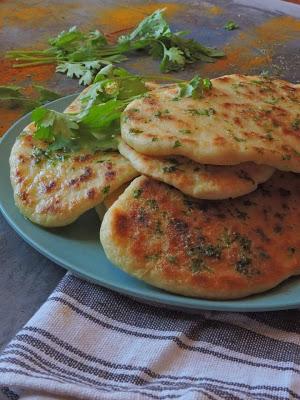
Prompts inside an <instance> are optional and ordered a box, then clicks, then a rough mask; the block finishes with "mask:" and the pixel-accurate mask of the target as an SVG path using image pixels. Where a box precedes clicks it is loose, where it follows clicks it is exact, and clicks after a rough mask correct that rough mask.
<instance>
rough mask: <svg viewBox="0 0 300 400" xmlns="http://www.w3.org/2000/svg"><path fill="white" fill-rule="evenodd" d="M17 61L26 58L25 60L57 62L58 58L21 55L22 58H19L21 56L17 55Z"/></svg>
mask: <svg viewBox="0 0 300 400" xmlns="http://www.w3.org/2000/svg"><path fill="white" fill-rule="evenodd" d="M15 60H16V61H22V60H24V61H51V62H56V58H54V57H42V58H41V57H29V56H28V57H21V58H19V57H17V58H16V59H15Z"/></svg>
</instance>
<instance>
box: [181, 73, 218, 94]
mask: <svg viewBox="0 0 300 400" xmlns="http://www.w3.org/2000/svg"><path fill="white" fill-rule="evenodd" d="M178 85H179V88H180V91H179V96H178V97H203V96H204V92H205V91H207V90H210V89H211V88H212V83H211V81H210V80H209V79H208V78H204V79H203V78H201V77H200V76H199V75H196V76H194V78H193V79H191V80H190V81H189V82H186V83H179V84H178Z"/></svg>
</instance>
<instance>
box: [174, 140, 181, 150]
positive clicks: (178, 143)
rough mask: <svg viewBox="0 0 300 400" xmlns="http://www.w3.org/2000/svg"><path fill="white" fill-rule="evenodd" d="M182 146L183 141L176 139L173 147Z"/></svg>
mask: <svg viewBox="0 0 300 400" xmlns="http://www.w3.org/2000/svg"><path fill="white" fill-rule="evenodd" d="M180 146H182V144H181V142H179V140H176V141H175V143H174V145H173V148H174V149H176V147H180Z"/></svg>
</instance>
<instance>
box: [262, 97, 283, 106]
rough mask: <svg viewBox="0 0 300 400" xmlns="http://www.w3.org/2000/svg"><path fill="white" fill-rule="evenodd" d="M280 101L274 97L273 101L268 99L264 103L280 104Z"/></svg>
mask: <svg viewBox="0 0 300 400" xmlns="http://www.w3.org/2000/svg"><path fill="white" fill-rule="evenodd" d="M279 100H280V99H278V98H277V99H275V98H274V97H272V98H271V99H267V100H265V101H264V103H267V104H273V105H274V104H276V103H278V101H279Z"/></svg>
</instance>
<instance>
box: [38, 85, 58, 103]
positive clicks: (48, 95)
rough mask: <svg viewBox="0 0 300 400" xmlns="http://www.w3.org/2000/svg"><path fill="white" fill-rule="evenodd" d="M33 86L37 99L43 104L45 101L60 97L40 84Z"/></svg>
mask: <svg viewBox="0 0 300 400" xmlns="http://www.w3.org/2000/svg"><path fill="white" fill-rule="evenodd" d="M33 88H34V89H35V90H36V91H37V92H38V94H39V99H38V100H39V101H40V102H41V103H43V104H44V103H47V102H48V101H53V100H57V99H59V98H60V97H61V95H60V94H59V93H56V92H53V91H52V90H49V89H47V88H45V87H44V86H42V85H33Z"/></svg>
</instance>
